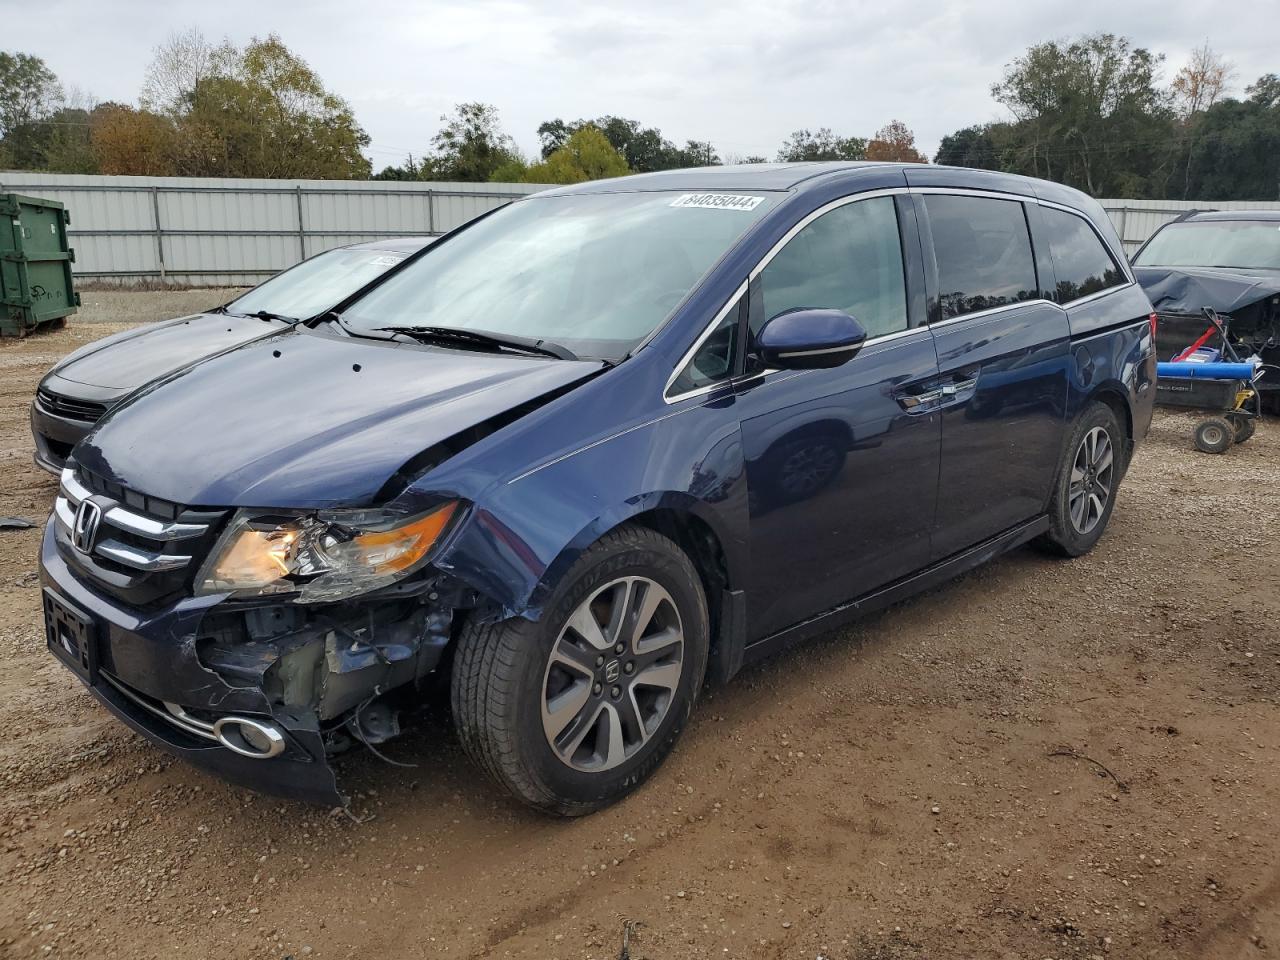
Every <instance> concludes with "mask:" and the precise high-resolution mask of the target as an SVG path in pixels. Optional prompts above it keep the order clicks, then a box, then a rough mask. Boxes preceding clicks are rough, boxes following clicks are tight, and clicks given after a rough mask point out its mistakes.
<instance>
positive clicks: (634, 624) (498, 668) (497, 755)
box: [451, 526, 709, 816]
mask: <svg viewBox="0 0 1280 960" xmlns="http://www.w3.org/2000/svg"><path fill="white" fill-rule="evenodd" d="M700 583H701V581H700V579H699V577H698V573H697V571H696V570H695V569H694V567H693V564H692V563H691V562H690V561H689V558H688V557H687V556H686V555H685V553H684V552H683V551H682V550H681V549H680V548H679V547H678V546H676V545H675V544H674V543H673V542H671V541H670V540H669V539H667V538H666V537H664V536H662V535H661V534H658V533H656V532H655V531H653V530H650V529H648V528H646V527H640V526H625V527H621V528H619V529H618V530H615V531H612V532H610V533H608V534H606V535H605V536H604V537H603V538H601V539H600V540H599V541H598V542H597V543H596V544H594V545H593V546H592V547H591V548H590V549H589V550H587V551H586V552H585V553H584V554H583V555H582V556H581V557H579V558H578V560H577V561H576V562H575V563H574V564H573V566H572V567H571V568H570V569H569V571H568V572H567V573H566V574H565V575H564V577H562V578H561V581H560V583H559V584H558V585H557V586H556V588H555V589H554V591H553V592H552V594H551V596H550V598H549V600H548V602H547V604H546V605H545V607H544V608H543V615H542V617H541V618H540V619H539V620H538V621H536V622H533V621H529V620H525V619H523V618H513V619H510V620H505V621H502V622H499V623H468V624H467V625H466V626H465V627H464V628H463V631H462V634H461V636H460V637H459V638H458V647H457V652H456V656H455V659H454V665H453V678H452V697H451V699H452V703H453V715H454V721H455V723H456V725H457V728H458V732H459V736H460V738H461V740H462V745H463V748H464V749H465V750H466V752H467V754H468V755H469V756H470V757H471V759H472V760H474V761H475V762H476V763H477V764H478V765H479V766H480V768H481V769H483V770H484V771H485V772H486V773H488V774H489V775H490V776H491V777H492V778H493V779H494V780H496V781H497V782H498V783H499V784H500V785H502V786H503V787H505V788H506V789H507V790H509V791H510V792H511V793H512V794H514V795H515V796H516V797H517V798H518V799H520V800H522V801H523V802H525V803H527V804H529V805H530V806H533V807H536V808H538V809H539V810H543V811H545V812H548V813H553V814H558V815H561V816H580V815H582V814H586V813H591V812H592V811H595V810H598V809H600V808H602V807H605V806H607V805H609V804H610V803H613V802H614V801H616V800H619V799H621V798H622V797H624V796H626V795H627V794H628V793H630V792H631V791H632V790H634V789H635V788H636V787H638V786H639V785H640V784H641V783H643V782H644V780H645V779H647V778H648V777H649V776H650V775H651V774H652V773H653V772H654V770H656V769H657V768H658V766H659V765H660V764H661V763H662V761H663V760H664V759H665V758H666V756H667V754H668V753H670V752H671V749H672V747H674V746H675V742H676V740H677V738H678V737H679V736H680V733H681V732H682V731H683V729H684V725H685V722H686V721H687V720H688V717H689V713H690V711H691V709H692V707H693V703H694V700H695V699H696V698H697V693H698V690H699V688H700V687H701V685H702V680H703V676H704V674H705V672H706V665H707V651H708V647H709V627H708V617H707V605H706V599H705V597H704V596H703V593H702V588H701V585H700Z"/></svg>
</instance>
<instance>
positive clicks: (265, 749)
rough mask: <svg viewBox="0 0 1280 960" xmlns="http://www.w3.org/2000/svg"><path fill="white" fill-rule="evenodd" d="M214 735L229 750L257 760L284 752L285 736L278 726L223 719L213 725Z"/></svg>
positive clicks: (245, 718) (241, 718) (235, 718)
mask: <svg viewBox="0 0 1280 960" xmlns="http://www.w3.org/2000/svg"><path fill="white" fill-rule="evenodd" d="M213 735H214V736H215V737H217V738H218V742H219V743H220V744H222V745H223V746H224V747H226V748H227V749H228V750H231V751H233V752H235V753H238V754H240V755H241V756H244V757H253V758H254V759H255V760H266V759H269V758H270V757H274V756H277V755H278V754H280V753H281V752H282V751H283V750H284V734H283V733H281V732H280V730H279V729H278V728H277V727H276V726H274V725H273V724H270V723H264V722H262V721H261V720H252V719H250V718H249V717H223V718H221V719H220V720H219V721H218V722H217V723H215V724H214V725H213Z"/></svg>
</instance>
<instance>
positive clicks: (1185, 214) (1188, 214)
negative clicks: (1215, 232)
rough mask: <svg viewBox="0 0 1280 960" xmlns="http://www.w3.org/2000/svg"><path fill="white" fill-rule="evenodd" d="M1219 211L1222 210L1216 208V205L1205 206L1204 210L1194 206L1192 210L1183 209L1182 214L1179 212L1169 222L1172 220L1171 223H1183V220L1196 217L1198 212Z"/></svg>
mask: <svg viewBox="0 0 1280 960" xmlns="http://www.w3.org/2000/svg"><path fill="white" fill-rule="evenodd" d="M1219 212H1220V211H1218V210H1217V209H1215V208H1214V207H1206V208H1205V209H1203V210H1200V209H1194V208H1193V209H1191V210H1183V211H1182V212H1181V213H1180V214H1178V215H1177V216H1176V217H1174V218H1173V219H1172V220H1170V221H1169V222H1170V223H1181V222H1182V221H1183V220H1186V219H1187V218H1188V217H1194V216H1195V215H1196V214H1197V213H1219Z"/></svg>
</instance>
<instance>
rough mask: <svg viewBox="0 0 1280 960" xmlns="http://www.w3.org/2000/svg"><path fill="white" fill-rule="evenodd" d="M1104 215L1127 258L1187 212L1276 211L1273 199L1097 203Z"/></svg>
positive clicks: (1105, 201) (1106, 201)
mask: <svg viewBox="0 0 1280 960" xmlns="http://www.w3.org/2000/svg"><path fill="white" fill-rule="evenodd" d="M1098 202H1099V203H1101V204H1102V208H1103V209H1104V210H1106V211H1107V216H1109V217H1110V218H1111V222H1112V223H1114V224H1115V225H1116V233H1118V234H1120V239H1121V240H1122V241H1124V249H1125V252H1126V253H1127V254H1129V255H1130V256H1132V255H1133V253H1134V251H1135V250H1137V249H1138V247H1140V246H1142V242H1143V241H1144V240H1146V239H1147V237H1149V236H1151V234H1153V233H1155V232H1156V228H1157V227H1159V226H1160V225H1161V224H1162V223H1168V222H1169V221H1170V220H1172V219H1174V218H1175V217H1177V216H1178V215H1179V214H1183V213H1186V212H1187V211H1188V210H1280V202H1277V201H1275V200H1270V201H1266V200H1259V201H1256V202H1255V201H1252V200H1223V201H1220V202H1218V203H1214V202H1212V201H1209V200H1099V201H1098Z"/></svg>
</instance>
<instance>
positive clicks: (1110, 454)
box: [1068, 427, 1115, 534]
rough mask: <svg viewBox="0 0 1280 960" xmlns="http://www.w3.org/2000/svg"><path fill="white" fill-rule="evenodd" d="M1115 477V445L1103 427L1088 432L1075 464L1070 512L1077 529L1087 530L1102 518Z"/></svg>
mask: <svg viewBox="0 0 1280 960" xmlns="http://www.w3.org/2000/svg"><path fill="white" fill-rule="evenodd" d="M1114 477H1115V449H1114V446H1113V445H1112V443H1111V436H1110V434H1108V433H1107V431H1106V430H1105V429H1103V428H1102V427H1094V428H1093V429H1091V430H1090V431H1089V432H1088V433H1086V434H1085V435H1084V438H1083V439H1082V440H1081V441H1080V447H1079V448H1078V449H1077V450H1076V455H1075V459H1074V460H1073V461H1072V464H1071V486H1070V490H1069V493H1068V513H1069V514H1070V516H1071V526H1072V527H1074V528H1075V531H1076V533H1078V534H1086V533H1089V532H1090V531H1092V530H1093V528H1094V527H1096V526H1097V525H1098V524H1099V523H1101V522H1102V516H1103V514H1104V513H1106V510H1107V502H1108V501H1109V500H1110V499H1111V489H1112V482H1113V480H1114Z"/></svg>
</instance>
